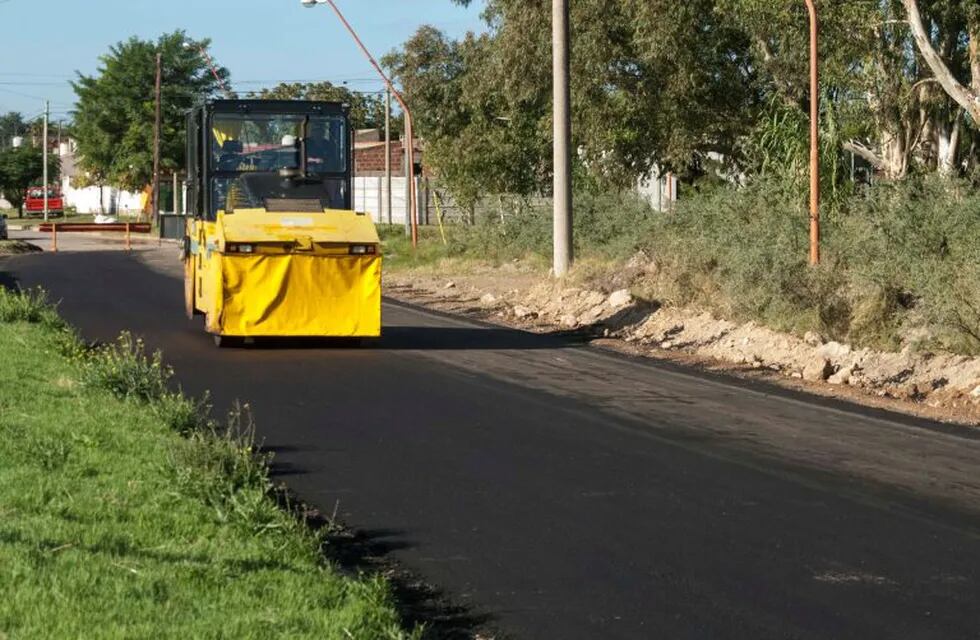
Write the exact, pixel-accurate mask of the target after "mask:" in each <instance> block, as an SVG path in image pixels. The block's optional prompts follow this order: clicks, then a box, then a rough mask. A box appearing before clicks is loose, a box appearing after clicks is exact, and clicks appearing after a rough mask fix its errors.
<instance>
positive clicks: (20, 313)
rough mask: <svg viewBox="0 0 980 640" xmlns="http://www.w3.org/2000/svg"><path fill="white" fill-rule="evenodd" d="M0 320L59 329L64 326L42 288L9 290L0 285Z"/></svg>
mask: <svg viewBox="0 0 980 640" xmlns="http://www.w3.org/2000/svg"><path fill="white" fill-rule="evenodd" d="M0 322H27V323H31V324H41V325H45V326H47V327H50V328H54V329H59V328H61V327H63V326H64V324H63V322H62V320H61V318H60V317H59V316H58V314H57V312H56V311H55V309H54V307H53V306H52V305H51V303H50V301H49V300H48V294H47V293H46V292H45V291H44V290H43V289H27V290H25V291H11V290H9V289H6V288H5V287H2V286H0Z"/></svg>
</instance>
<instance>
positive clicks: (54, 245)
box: [51, 222, 58, 253]
mask: <svg viewBox="0 0 980 640" xmlns="http://www.w3.org/2000/svg"><path fill="white" fill-rule="evenodd" d="M51 253H58V223H57V222H52V223H51Z"/></svg>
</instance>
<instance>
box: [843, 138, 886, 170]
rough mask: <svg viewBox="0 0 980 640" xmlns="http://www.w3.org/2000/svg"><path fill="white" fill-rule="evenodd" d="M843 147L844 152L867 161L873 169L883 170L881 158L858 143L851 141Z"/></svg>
mask: <svg viewBox="0 0 980 640" xmlns="http://www.w3.org/2000/svg"><path fill="white" fill-rule="evenodd" d="M843 147H844V151H850V152H851V153H853V154H854V155H856V156H860V157H862V158H864V159H865V160H867V161H868V162H869V163H870V164H871V166H872V167H874V168H875V169H879V170H883V169H884V168H885V161H884V160H882V158H881V156H879V155H878V154H877V153H875V152H874V151H872V150H871V149H869V148H867V147H866V146H864V145H863V144H861V143H860V142H857V141H856V140H851V141H850V142H845V143H844V145H843Z"/></svg>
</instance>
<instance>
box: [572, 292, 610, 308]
mask: <svg viewBox="0 0 980 640" xmlns="http://www.w3.org/2000/svg"><path fill="white" fill-rule="evenodd" d="M578 297H579V300H581V301H582V305H583V306H586V307H595V306H597V305H600V304H602V303H604V302H605V301H606V296H605V295H603V294H602V293H600V292H599V291H583V292H581V293H580V294H579V296H578Z"/></svg>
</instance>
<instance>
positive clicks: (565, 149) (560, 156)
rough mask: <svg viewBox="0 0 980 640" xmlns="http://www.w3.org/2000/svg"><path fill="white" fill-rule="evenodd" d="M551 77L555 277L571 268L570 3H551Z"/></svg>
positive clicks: (561, 1)
mask: <svg viewBox="0 0 980 640" xmlns="http://www.w3.org/2000/svg"><path fill="white" fill-rule="evenodd" d="M552 39H553V42H552V49H553V53H552V65H553V68H552V76H553V79H554V126H555V128H554V136H555V141H554V163H555V176H554V180H555V182H554V192H555V202H554V273H555V277H556V278H561V277H563V276H565V275H566V274H567V273H568V270H569V268H570V267H571V265H572V260H573V258H574V255H573V248H572V247H573V245H572V121H571V111H572V105H571V90H570V84H571V65H570V56H569V14H568V0H552Z"/></svg>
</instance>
